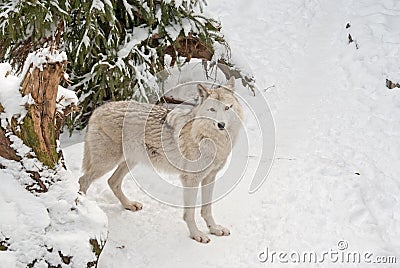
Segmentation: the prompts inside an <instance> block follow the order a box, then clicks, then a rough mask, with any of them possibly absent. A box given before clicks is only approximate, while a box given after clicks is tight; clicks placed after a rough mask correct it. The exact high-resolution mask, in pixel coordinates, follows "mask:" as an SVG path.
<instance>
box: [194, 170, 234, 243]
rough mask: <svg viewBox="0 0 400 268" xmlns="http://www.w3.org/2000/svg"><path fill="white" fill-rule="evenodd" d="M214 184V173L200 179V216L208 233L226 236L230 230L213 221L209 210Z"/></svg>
mask: <svg viewBox="0 0 400 268" xmlns="http://www.w3.org/2000/svg"><path fill="white" fill-rule="evenodd" d="M214 184H215V174H210V175H209V176H208V177H207V178H205V179H204V180H202V182H201V185H202V189H201V198H202V206H201V217H202V218H203V219H204V220H205V222H206V224H207V227H208V229H209V230H210V233H211V234H213V235H217V236H226V235H230V231H229V229H228V228H225V227H223V226H221V225H218V224H216V223H215V221H214V218H213V215H212V211H211V203H212V201H213V200H212V194H213V190H214Z"/></svg>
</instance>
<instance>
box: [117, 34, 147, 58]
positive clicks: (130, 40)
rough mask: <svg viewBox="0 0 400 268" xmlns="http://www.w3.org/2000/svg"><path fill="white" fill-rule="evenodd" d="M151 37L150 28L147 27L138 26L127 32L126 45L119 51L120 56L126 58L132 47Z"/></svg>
mask: <svg viewBox="0 0 400 268" xmlns="http://www.w3.org/2000/svg"><path fill="white" fill-rule="evenodd" d="M148 37H149V29H148V28H146V27H143V28H141V27H136V28H134V29H133V31H132V33H130V34H127V35H126V37H125V45H124V46H123V47H122V48H121V49H120V50H119V51H118V57H119V58H122V59H123V58H125V57H127V56H128V55H129V53H130V52H131V51H132V49H133V48H134V47H136V46H138V45H140V43H141V42H142V41H143V40H146V39H147V38H148Z"/></svg>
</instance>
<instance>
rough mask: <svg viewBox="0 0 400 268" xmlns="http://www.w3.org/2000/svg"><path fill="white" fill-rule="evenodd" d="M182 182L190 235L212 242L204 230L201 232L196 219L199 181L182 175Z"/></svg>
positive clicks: (201, 241) (199, 240)
mask: <svg viewBox="0 0 400 268" xmlns="http://www.w3.org/2000/svg"><path fill="white" fill-rule="evenodd" d="M182 184H183V187H184V188H183V201H184V205H185V208H184V212H183V220H184V221H185V222H186V224H187V227H188V229H189V232H190V237H191V238H193V239H194V240H196V241H197V242H200V243H208V242H210V238H208V237H207V236H206V235H205V234H204V233H203V232H201V231H200V230H199V229H198V228H197V225H196V221H195V219H194V212H195V205H196V199H197V192H198V186H199V183H198V182H196V180H194V179H192V178H190V177H188V176H182Z"/></svg>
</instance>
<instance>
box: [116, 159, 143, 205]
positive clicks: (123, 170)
mask: <svg viewBox="0 0 400 268" xmlns="http://www.w3.org/2000/svg"><path fill="white" fill-rule="evenodd" d="M127 173H128V167H127V165H126V163H125V161H124V162H122V163H120V164H119V165H118V167H117V169H116V170H115V171H114V173H113V174H112V176H111V177H110V178H109V179H108V185H110V188H111V190H112V191H113V193H114V194H115V196H116V197H117V198H118V199H119V201H120V202H121V204H122V205H123V206H124V208H125V209H128V210H132V211H137V210H141V209H142V208H143V205H142V204H141V203H139V202H136V201H130V200H129V199H128V198H127V197H126V196H125V194H124V193H123V192H122V188H121V185H122V180H123V179H124V177H125V175H126V174H127Z"/></svg>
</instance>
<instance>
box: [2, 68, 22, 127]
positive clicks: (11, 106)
mask: <svg viewBox="0 0 400 268" xmlns="http://www.w3.org/2000/svg"><path fill="white" fill-rule="evenodd" d="M20 84H21V78H19V77H17V76H14V75H12V74H11V65H10V64H8V63H0V103H1V105H2V106H3V108H4V112H5V114H4V115H2V116H5V118H7V121H8V122H11V118H12V117H13V116H14V115H20V116H19V119H18V120H19V121H20V120H22V119H23V118H24V117H25V115H26V112H27V111H26V109H25V106H24V105H25V103H26V102H27V101H28V96H26V98H25V99H24V98H23V97H22V94H21V93H20V92H19V87H20Z"/></svg>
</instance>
